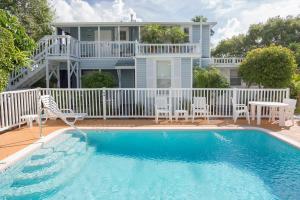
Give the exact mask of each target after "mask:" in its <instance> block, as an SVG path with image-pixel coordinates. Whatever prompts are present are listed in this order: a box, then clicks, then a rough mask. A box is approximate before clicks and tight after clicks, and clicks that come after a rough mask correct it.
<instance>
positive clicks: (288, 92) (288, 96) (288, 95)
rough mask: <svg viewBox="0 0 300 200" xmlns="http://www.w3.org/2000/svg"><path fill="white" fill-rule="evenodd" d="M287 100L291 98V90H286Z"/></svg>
mask: <svg viewBox="0 0 300 200" xmlns="http://www.w3.org/2000/svg"><path fill="white" fill-rule="evenodd" d="M285 98H287V99H289V98H290V88H286V93H285Z"/></svg>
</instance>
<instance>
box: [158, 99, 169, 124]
mask: <svg viewBox="0 0 300 200" xmlns="http://www.w3.org/2000/svg"><path fill="white" fill-rule="evenodd" d="M160 116H163V117H166V119H167V118H169V120H170V121H172V111H171V105H170V104H169V103H168V97H156V98H155V122H156V123H158V118H159V117H160Z"/></svg>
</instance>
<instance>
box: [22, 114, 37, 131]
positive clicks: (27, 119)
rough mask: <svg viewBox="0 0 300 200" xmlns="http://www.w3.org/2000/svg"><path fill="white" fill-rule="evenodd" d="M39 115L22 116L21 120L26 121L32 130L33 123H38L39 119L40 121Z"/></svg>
mask: <svg viewBox="0 0 300 200" xmlns="http://www.w3.org/2000/svg"><path fill="white" fill-rule="evenodd" d="M38 117H39V116H38V115H23V116H21V118H20V119H21V120H22V119H23V120H25V121H26V123H27V126H29V127H30V128H31V127H32V122H33V121H34V120H36V121H38V120H39V119H38ZM20 126H21V124H19V128H20Z"/></svg>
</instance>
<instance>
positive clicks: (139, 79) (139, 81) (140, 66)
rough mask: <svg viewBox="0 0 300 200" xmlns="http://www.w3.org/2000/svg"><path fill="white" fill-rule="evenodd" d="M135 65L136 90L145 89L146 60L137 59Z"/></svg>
mask: <svg viewBox="0 0 300 200" xmlns="http://www.w3.org/2000/svg"><path fill="white" fill-rule="evenodd" d="M135 63H136V67H135V77H136V88H146V87H147V82H146V58H137V59H136V62H135Z"/></svg>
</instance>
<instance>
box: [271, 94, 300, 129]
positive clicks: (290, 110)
mask: <svg viewBox="0 0 300 200" xmlns="http://www.w3.org/2000/svg"><path fill="white" fill-rule="evenodd" d="M282 102H283V103H286V104H289V106H288V107H286V108H285V109H284V118H285V120H292V123H293V124H294V116H295V109H296V104H297V100H296V99H283V101H282ZM278 116H279V111H278V109H277V108H271V109H270V115H269V121H271V120H272V121H275V119H276V118H278Z"/></svg>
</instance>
